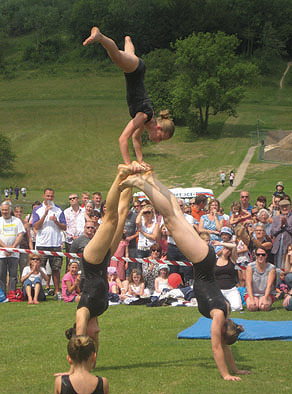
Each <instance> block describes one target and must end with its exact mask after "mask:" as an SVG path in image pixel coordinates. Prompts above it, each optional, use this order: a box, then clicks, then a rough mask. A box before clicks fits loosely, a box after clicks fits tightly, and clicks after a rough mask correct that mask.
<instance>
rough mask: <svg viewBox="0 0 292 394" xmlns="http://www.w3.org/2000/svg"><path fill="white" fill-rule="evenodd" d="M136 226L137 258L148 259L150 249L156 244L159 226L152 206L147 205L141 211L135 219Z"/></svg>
mask: <svg viewBox="0 0 292 394" xmlns="http://www.w3.org/2000/svg"><path fill="white" fill-rule="evenodd" d="M136 226H137V230H138V231H139V238H138V247H137V257H138V258H141V259H142V258H144V257H149V256H150V247H151V246H152V245H153V244H154V243H155V242H156V240H157V238H158V233H159V225H158V223H157V221H156V218H155V211H154V208H153V206H152V205H149V204H148V205H146V206H145V207H143V208H142V209H141V211H140V212H139V215H138V216H137V219H136Z"/></svg>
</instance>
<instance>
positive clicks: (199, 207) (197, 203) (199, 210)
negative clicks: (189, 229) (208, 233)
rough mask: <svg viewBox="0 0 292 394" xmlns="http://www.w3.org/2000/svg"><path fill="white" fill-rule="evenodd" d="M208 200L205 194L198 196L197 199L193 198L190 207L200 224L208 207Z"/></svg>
mask: <svg viewBox="0 0 292 394" xmlns="http://www.w3.org/2000/svg"><path fill="white" fill-rule="evenodd" d="M207 201H208V198H207V197H206V196H205V195H204V194H198V195H197V196H196V197H195V198H192V199H191V201H190V205H191V208H192V216H193V218H194V219H196V220H197V221H198V222H200V219H201V216H203V215H205V213H206V212H205V211H204V209H205V207H206V205H207Z"/></svg>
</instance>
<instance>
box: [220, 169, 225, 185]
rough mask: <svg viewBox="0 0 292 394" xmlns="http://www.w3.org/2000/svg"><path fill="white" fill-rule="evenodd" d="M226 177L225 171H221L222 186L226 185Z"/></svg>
mask: <svg viewBox="0 0 292 394" xmlns="http://www.w3.org/2000/svg"><path fill="white" fill-rule="evenodd" d="M225 178H226V176H225V172H224V171H221V173H220V180H221V183H222V186H225Z"/></svg>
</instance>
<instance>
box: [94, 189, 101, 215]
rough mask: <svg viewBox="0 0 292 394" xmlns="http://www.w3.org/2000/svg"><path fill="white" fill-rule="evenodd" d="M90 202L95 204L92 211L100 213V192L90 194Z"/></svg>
mask: <svg viewBox="0 0 292 394" xmlns="http://www.w3.org/2000/svg"><path fill="white" fill-rule="evenodd" d="M92 201H93V202H94V204H95V207H94V210H95V211H97V212H100V206H101V201H102V195H101V193H100V192H94V193H93V194H92Z"/></svg>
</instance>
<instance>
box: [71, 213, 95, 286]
mask: <svg viewBox="0 0 292 394" xmlns="http://www.w3.org/2000/svg"><path fill="white" fill-rule="evenodd" d="M94 234H95V226H94V223H93V222H92V221H89V220H88V222H86V223H85V226H84V229H83V234H81V235H80V236H79V237H78V238H76V239H74V241H73V242H72V245H71V249H70V252H71V253H77V254H83V250H84V248H85V246H86V245H87V244H88V242H89V241H90V240H91V239H92V238H93V236H94ZM79 267H80V269H81V280H80V284H79V287H80V290H81V291H82V288H83V283H84V270H83V266H82V262H81V260H80V264H79Z"/></svg>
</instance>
